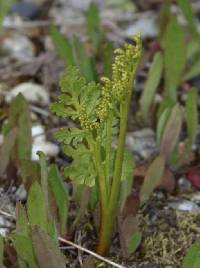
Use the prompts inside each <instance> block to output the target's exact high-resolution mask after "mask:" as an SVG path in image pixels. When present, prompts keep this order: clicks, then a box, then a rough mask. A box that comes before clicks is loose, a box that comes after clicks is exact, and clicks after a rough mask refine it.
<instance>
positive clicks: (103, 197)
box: [94, 141, 108, 211]
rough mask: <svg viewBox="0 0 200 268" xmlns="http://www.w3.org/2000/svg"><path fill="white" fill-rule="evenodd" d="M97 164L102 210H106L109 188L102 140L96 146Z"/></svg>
mask: <svg viewBox="0 0 200 268" xmlns="http://www.w3.org/2000/svg"><path fill="white" fill-rule="evenodd" d="M94 155H95V164H96V169H97V173H98V183H99V189H100V198H101V210H103V211H104V210H106V209H107V205H108V189H107V183H106V178H105V175H104V170H103V167H102V160H101V141H97V143H96V145H95V147H94Z"/></svg>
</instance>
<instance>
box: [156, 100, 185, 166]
mask: <svg viewBox="0 0 200 268" xmlns="http://www.w3.org/2000/svg"><path fill="white" fill-rule="evenodd" d="M182 121H183V116H182V110H181V107H180V105H179V104H176V105H175V106H174V108H173V109H172V112H171V115H170V117H169V119H168V121H167V123H166V127H165V129H164V131H163V136H162V138H161V145H160V152H161V155H162V156H163V157H164V158H165V161H168V160H169V159H170V155H171V153H172V151H173V149H174V148H175V146H176V145H177V143H178V141H179V135H180V131H181V126H182Z"/></svg>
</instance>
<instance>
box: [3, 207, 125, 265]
mask: <svg viewBox="0 0 200 268" xmlns="http://www.w3.org/2000/svg"><path fill="white" fill-rule="evenodd" d="M0 214H1V215H3V216H5V217H9V218H12V219H13V220H16V217H15V215H12V214H10V213H7V212H5V211H3V210H1V209H0ZM58 240H59V241H60V242H63V243H65V244H68V245H70V246H72V247H74V248H77V249H79V250H82V251H83V252H86V253H88V254H90V255H92V256H94V257H95V258H97V259H99V260H101V261H104V262H106V263H108V264H110V265H112V266H114V267H117V268H126V267H125V266H122V265H120V264H117V263H115V262H113V261H111V260H109V259H106V258H104V257H102V256H100V255H98V254H96V253H95V252H93V251H91V250H89V249H86V248H84V247H82V246H79V245H77V244H74V243H73V242H71V241H69V240H66V239H64V238H62V237H58Z"/></svg>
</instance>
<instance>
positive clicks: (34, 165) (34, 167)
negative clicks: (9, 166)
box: [20, 160, 40, 189]
mask: <svg viewBox="0 0 200 268" xmlns="http://www.w3.org/2000/svg"><path fill="white" fill-rule="evenodd" d="M20 167H21V175H22V179H23V183H24V184H25V186H26V189H29V188H30V186H31V184H32V183H33V182H34V181H36V180H37V179H38V178H40V166H39V164H38V162H35V161H32V160H23V161H22V162H21V166H20Z"/></svg>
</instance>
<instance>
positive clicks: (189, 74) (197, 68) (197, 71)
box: [183, 58, 200, 81]
mask: <svg viewBox="0 0 200 268" xmlns="http://www.w3.org/2000/svg"><path fill="white" fill-rule="evenodd" d="M198 75H200V58H199V59H198V60H197V61H196V62H194V63H193V64H192V65H191V66H190V68H189V69H188V70H187V71H186V73H185V75H184V77H183V80H184V81H185V80H190V79H192V78H194V77H196V76H198Z"/></svg>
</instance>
